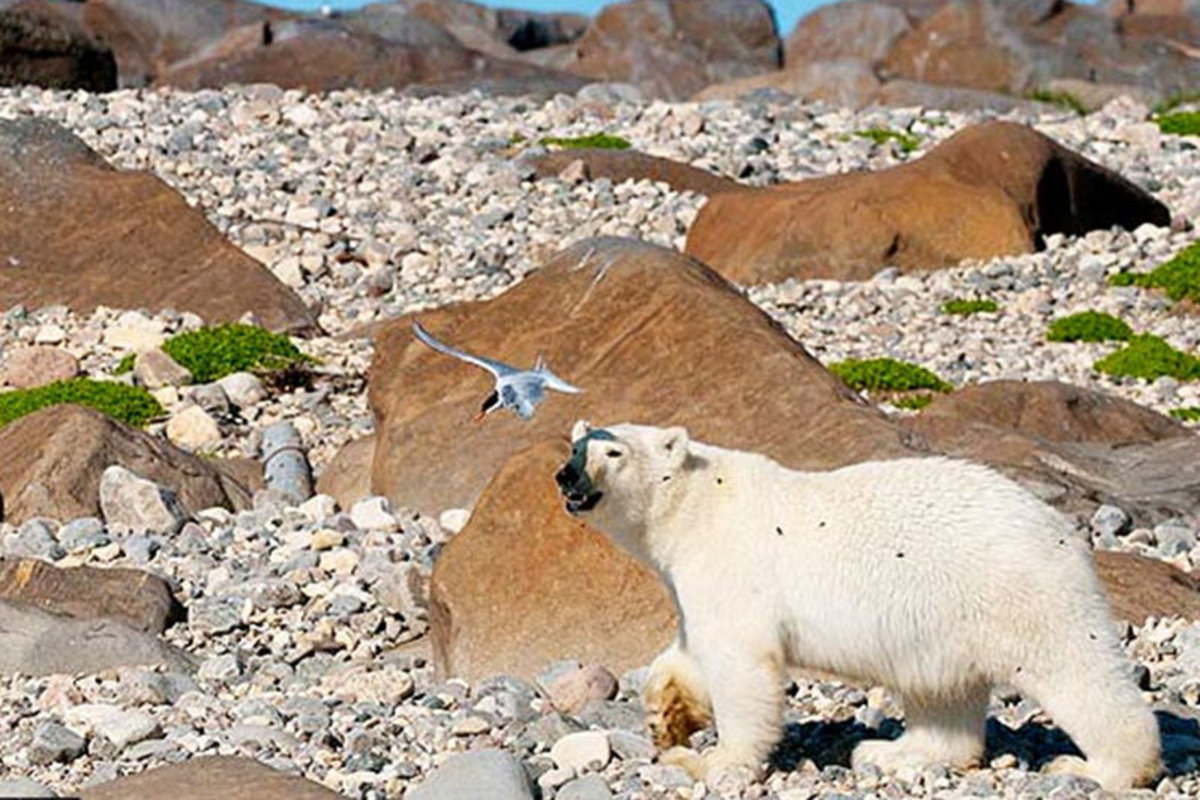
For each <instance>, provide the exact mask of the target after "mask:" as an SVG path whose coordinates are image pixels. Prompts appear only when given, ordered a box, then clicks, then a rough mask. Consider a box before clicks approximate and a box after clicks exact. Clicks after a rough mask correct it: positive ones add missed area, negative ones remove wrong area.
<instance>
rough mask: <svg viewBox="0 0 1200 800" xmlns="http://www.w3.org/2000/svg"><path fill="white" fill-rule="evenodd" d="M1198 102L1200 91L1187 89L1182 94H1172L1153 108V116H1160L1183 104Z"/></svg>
mask: <svg viewBox="0 0 1200 800" xmlns="http://www.w3.org/2000/svg"><path fill="white" fill-rule="evenodd" d="M1195 102H1200V90H1196V89H1189V90H1187V91H1184V92H1174V93H1172V94H1171V95H1170V96H1169V97H1167V99H1166V100H1163V101H1162V102H1161V103H1159V104H1158V105H1156V106H1155V107H1154V116H1156V117H1157V116H1161V115H1163V114H1166V113H1168V112H1171V111H1174V110H1175V109H1177V108H1179V107H1180V106H1181V105H1184V104H1185V103H1195Z"/></svg>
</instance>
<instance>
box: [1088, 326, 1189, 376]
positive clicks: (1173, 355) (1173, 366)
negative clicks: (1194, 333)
mask: <svg viewBox="0 0 1200 800" xmlns="http://www.w3.org/2000/svg"><path fill="white" fill-rule="evenodd" d="M1092 368H1093V369H1095V370H1096V371H1097V372H1104V373H1107V374H1109V375H1112V376H1114V377H1117V378H1143V379H1145V380H1148V381H1152V380H1154V379H1155V378H1161V377H1162V376H1164V375H1167V376H1170V377H1172V378H1175V379H1177V380H1181V381H1192V380H1196V379H1198V378H1200V358H1196V357H1195V356H1193V355H1191V354H1190V353H1184V352H1182V351H1180V350H1176V349H1175V348H1174V347H1171V345H1169V344H1167V343H1166V342H1165V341H1163V339H1162V338H1160V337H1158V336H1152V335H1150V334H1141V335H1139V336H1133V337H1131V338H1130V339H1129V343H1128V344H1127V345H1125V346H1124V347H1122V348H1121V349H1120V350H1118V351H1116V352H1115V353H1110V354H1109V355H1107V356H1105V357H1104V358H1102V359H1100V360H1099V361H1097V362H1096V363H1095V364H1093V365H1092Z"/></svg>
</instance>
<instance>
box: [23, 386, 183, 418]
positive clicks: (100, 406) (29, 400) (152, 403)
mask: <svg viewBox="0 0 1200 800" xmlns="http://www.w3.org/2000/svg"><path fill="white" fill-rule="evenodd" d="M64 403H71V404H74V405H79V406H87V407H88V408H94V409H96V410H97V411H100V412H102V413H104V414H107V415H108V416H110V417H112V418H113V419H118V420H120V421H121V422H124V423H125V424H127V425H132V426H134V427H135V428H140V427H141V426H143V425H145V424H146V423H147V422H149V421H150V420H151V419H153V418H154V417H157V416H159V415H160V414H162V413H163V408H162V406H160V405H159V404H158V401H157V400H155V399H154V398H153V397H152V396H151V395H150V393H149V392H147V391H146V390H145V389H141V388H138V387H134V386H126V385H124V384H121V383H105V382H102V381H93V380H90V379H88V378H73V379H71V380H69V381H58V382H57V383H51V384H48V385H46V386H39V387H37V388H35V389H20V390H18V391H15V392H4V393H3V394H0V425H7V424H8V423H10V422H12V421H13V420H15V419H20V418H21V417H23V416H25V415H26V414H32V413H33V412H35V411H41V410H42V409H43V408H49V407H50V406H57V405H62V404H64Z"/></svg>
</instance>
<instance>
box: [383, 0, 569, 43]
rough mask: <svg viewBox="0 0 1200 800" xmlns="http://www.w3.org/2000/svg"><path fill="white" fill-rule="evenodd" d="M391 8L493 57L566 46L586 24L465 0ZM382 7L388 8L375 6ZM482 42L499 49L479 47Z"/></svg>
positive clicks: (403, 1)
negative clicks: (431, 25) (406, 12)
mask: <svg viewBox="0 0 1200 800" xmlns="http://www.w3.org/2000/svg"><path fill="white" fill-rule="evenodd" d="M389 5H392V4H389ZM394 5H396V6H397V7H399V8H403V9H406V10H408V11H411V12H412V13H413V14H415V15H416V16H418V17H420V18H422V19H425V20H428V21H429V22H432V23H434V24H435V25H437V26H438V27H441V28H444V29H445V30H447V31H448V32H450V33H451V34H452V35H453V36H454V37H455V38H456V39H458V40H459V42H461V43H462V44H463V45H464V46H466V47H469V48H470V49H472V50H479V51H481V52H484V53H491V54H494V55H495V54H499V53H501V52H508V53H516V52H522V51H526V50H537V49H541V48H545V47H554V46H557V45H564V44H568V43H570V42H573V41H575V40H576V39H578V38H579V37H580V36H582V35H583V32H584V30H586V29H587V24H588V18H587V17H586V16H584V15H582V14H565V13H539V12H536V11H524V10H519V9H509V8H491V7H490V6H485V5H480V4H479V3H469V2H465V0H398V2H396V3H395V4H394ZM381 7H382V8H386V7H387V6H383V5H376V6H375V8H381ZM365 10H366V11H368V12H369V11H371V10H372V6H368V7H367V8H366V9H365ZM482 40H487V41H488V42H490V43H491V44H492V45H493V46H495V45H498V46H499V47H500V48H501V49H499V50H496V51H494V52H493V50H491V49H489V48H487V47H484V46H480V43H481V41H482Z"/></svg>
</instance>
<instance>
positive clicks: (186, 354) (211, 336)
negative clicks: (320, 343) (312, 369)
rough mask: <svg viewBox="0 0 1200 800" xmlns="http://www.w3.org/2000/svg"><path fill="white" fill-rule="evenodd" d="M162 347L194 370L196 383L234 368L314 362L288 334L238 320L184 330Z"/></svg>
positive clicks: (273, 367) (270, 367)
mask: <svg viewBox="0 0 1200 800" xmlns="http://www.w3.org/2000/svg"><path fill="white" fill-rule="evenodd" d="M162 349H163V351H164V352H165V353H166V354H167V355H169V356H170V357H171V358H173V359H175V361H176V362H178V363H179V364H180V365H181V366H183V367H185V368H186V369H187V370H188V371H189V372H191V373H192V377H193V378H194V379H195V381H196V382H197V383H209V382H211V381H215V380H218V379H220V378H223V377H225V376H226V375H230V374H232V373H234V372H243V371H251V370H255V371H263V370H270V371H274V370H283V369H287V368H289V367H295V366H298V365H303V364H306V363H312V359H310V358H309V357H308V356H305V355H304V354H303V353H301V352H300V351H299V350H298V349H297V348H296V346H295V345H294V344H292V341H291V339H289V338H288V337H287V336H284V335H283V334H280V333H271V332H270V331H267V330H263V329H262V328H257V327H254V326H253V325H241V324H237V323H234V324H230V325H217V326H214V327H211V328H200V329H199V330H195V331H189V332H187V333H181V334H179V335H178V336H174V337H172V338H170V339H168V340H167V341H166V342H165V343H164V344H163V346H162Z"/></svg>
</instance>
